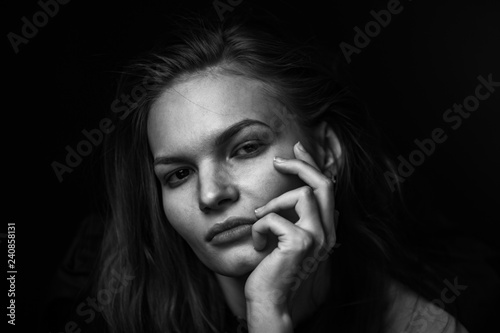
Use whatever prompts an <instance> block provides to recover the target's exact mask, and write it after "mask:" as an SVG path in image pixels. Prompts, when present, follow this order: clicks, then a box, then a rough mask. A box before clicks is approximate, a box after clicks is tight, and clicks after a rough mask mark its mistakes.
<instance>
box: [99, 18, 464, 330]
mask: <svg viewBox="0 0 500 333" xmlns="http://www.w3.org/2000/svg"><path fill="white" fill-rule="evenodd" d="M188 27H189V28H188V29H186V28H183V29H179V31H177V33H176V34H173V37H172V38H171V39H170V40H168V46H162V47H160V48H159V49H158V50H157V51H156V52H154V54H153V55H152V56H151V57H149V58H147V59H146V60H145V61H142V62H140V63H139V64H138V65H136V66H135V67H134V68H133V69H132V70H131V74H130V75H129V78H130V80H129V81H127V84H128V85H126V86H124V87H123V90H122V91H124V92H125V94H127V92H128V94H130V96H132V98H131V101H130V102H129V104H128V107H127V108H125V109H122V110H116V111H117V116H119V119H117V120H116V122H115V124H116V126H117V128H116V130H115V131H114V132H113V136H112V137H111V138H110V140H109V141H108V143H107V148H106V149H105V151H106V154H107V157H108V160H107V163H106V177H107V180H108V188H109V197H110V205H111V216H110V224H109V226H108V229H107V233H106V237H105V239H104V242H103V255H102V258H103V260H102V262H103V264H102V273H101V277H100V282H101V287H100V288H106V286H107V285H108V281H109V280H110V279H112V278H113V277H114V276H116V274H117V272H118V273H119V274H124V275H127V276H133V279H132V281H131V283H128V284H127V285H126V286H123V288H121V289H120V291H119V292H116V293H114V294H113V299H112V300H111V301H110V302H109V303H110V304H109V305H108V306H106V307H105V308H104V314H105V317H106V319H107V321H108V324H109V328H110V330H111V331H113V332H226V331H227V332H231V331H239V332H243V331H246V330H247V329H248V331H250V332H325V331H335V332H467V330H466V329H465V328H464V327H463V326H461V325H460V323H459V322H458V321H457V320H456V319H455V318H454V317H453V316H452V315H451V314H450V313H452V309H448V308H447V309H446V310H447V311H445V310H443V309H440V308H438V307H436V306H435V305H434V304H433V303H431V302H430V300H431V299H432V298H433V297H434V296H435V295H439V293H440V288H439V282H441V281H440V280H438V278H436V276H439V275H435V274H434V273H435V271H434V270H432V269H430V268H429V267H428V266H424V265H421V264H420V263H419V262H418V260H416V259H415V256H414V255H411V254H410V252H409V251H403V250H402V249H403V246H402V245H401V244H403V243H404V241H403V239H402V238H401V237H403V234H402V233H401V230H399V229H401V226H402V225H403V220H404V217H403V215H402V214H399V213H397V211H398V210H396V207H397V205H396V202H395V200H394V199H393V194H392V191H391V186H393V184H392V185H391V184H389V183H388V182H387V178H388V175H390V177H391V178H390V179H392V180H393V179H397V176H396V175H395V174H394V172H392V171H391V170H392V168H391V164H390V163H389V162H388V160H387V159H386V158H385V157H384V155H383V154H382V152H381V151H380V149H379V147H378V143H377V140H376V136H375V135H374V134H373V133H372V131H370V119H369V117H368V116H367V115H366V113H365V111H364V109H363V107H362V105H361V104H360V103H359V102H357V101H356V99H355V98H354V97H352V96H351V94H350V93H348V91H347V89H346V88H345V87H344V86H343V85H341V84H340V83H339V82H338V81H339V80H338V77H339V75H338V72H337V71H336V70H335V68H333V67H332V66H329V65H328V63H327V62H324V61H323V59H321V53H318V51H317V50H316V49H315V48H313V47H305V46H303V45H299V44H297V43H294V42H293V41H290V40H288V37H289V36H288V37H287V36H286V34H280V33H279V29H277V28H276V27H271V26H267V24H265V23H264V22H263V21H259V20H254V19H242V18H234V19H227V20H225V21H224V22H223V23H220V24H212V23H207V22H197V23H193V22H190V25H189V26H188ZM122 96H123V95H122ZM433 279H434V280H433ZM441 294H442V293H441ZM435 303H436V302H435ZM437 304H439V302H438V303H437ZM441 304H444V303H443V302H441Z"/></svg>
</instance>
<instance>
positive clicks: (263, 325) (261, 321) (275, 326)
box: [247, 301, 293, 333]
mask: <svg viewBox="0 0 500 333" xmlns="http://www.w3.org/2000/svg"><path fill="white" fill-rule="evenodd" d="M247 324H248V331H249V332H276V333H278V332H279V333H291V332H293V322H292V318H291V316H290V313H289V311H288V307H287V305H286V302H283V303H278V304H276V303H273V302H255V301H253V302H247Z"/></svg>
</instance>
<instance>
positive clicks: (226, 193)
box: [148, 74, 304, 276]
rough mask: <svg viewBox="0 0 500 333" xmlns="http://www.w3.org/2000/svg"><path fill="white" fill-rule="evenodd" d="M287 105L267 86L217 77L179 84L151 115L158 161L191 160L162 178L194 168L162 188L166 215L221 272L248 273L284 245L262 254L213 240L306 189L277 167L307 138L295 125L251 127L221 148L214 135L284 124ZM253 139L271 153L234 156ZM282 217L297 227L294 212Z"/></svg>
mask: <svg viewBox="0 0 500 333" xmlns="http://www.w3.org/2000/svg"><path fill="white" fill-rule="evenodd" d="M282 107H283V106H281V105H280V104H279V103H278V102H277V101H275V100H273V99H272V98H270V97H267V95H265V94H264V92H263V89H262V86H261V83H260V82H257V81H252V80H249V79H245V78H243V77H237V76H227V75H213V74H209V75H205V76H196V77H191V78H189V79H187V80H185V81H182V82H179V83H177V84H175V85H174V86H173V87H171V88H169V89H168V90H166V91H165V92H164V93H163V94H162V95H161V96H160V98H159V99H158V100H157V101H155V103H154V104H153V107H152V109H151V110H150V114H149V117H148V138H149V144H150V148H151V152H152V154H153V156H154V157H158V156H163V155H168V156H176V157H182V158H185V159H186V161H188V162H187V163H176V164H172V165H165V166H157V167H156V168H155V172H156V174H157V176H158V178H159V179H161V178H164V176H165V175H166V174H169V173H171V172H172V171H175V170H176V169H179V168H184V169H189V170H192V172H191V173H190V174H189V176H188V177H187V178H186V179H185V180H184V181H183V182H182V184H180V185H179V186H177V187H175V188H170V187H169V186H168V184H165V183H162V201H163V208H164V210H165V214H166V216H167V218H168V221H169V222H170V223H171V225H172V226H173V228H174V229H175V230H176V231H177V232H178V233H179V234H180V235H181V236H182V237H183V238H184V239H185V240H186V241H187V243H188V244H189V245H190V246H191V248H192V249H193V251H194V252H195V253H196V255H197V256H198V258H199V259H200V260H201V261H202V262H203V263H204V264H205V265H206V266H207V267H209V268H210V269H211V270H213V271H214V272H216V273H219V274H222V275H226V276H242V275H244V274H247V273H249V272H250V271H252V270H253V269H254V268H255V267H256V266H257V265H258V264H259V263H260V261H261V260H262V259H263V258H264V257H265V256H266V255H268V254H269V253H270V252H271V251H272V250H273V248H274V247H275V246H276V242H273V241H271V242H270V243H269V244H268V247H267V248H266V249H265V250H264V251H259V252H258V251H256V250H255V249H254V248H253V242H252V238H251V236H248V237H246V238H245V239H242V240H241V241H238V242H236V243H231V244H227V245H224V246H213V245H211V244H210V243H208V242H206V241H205V236H206V234H207V232H208V230H209V229H210V228H211V227H212V226H213V225H214V224H215V223H218V222H222V221H224V220H225V219H226V218H228V217H230V216H238V217H247V218H255V214H254V209H255V208H257V207H260V206H263V205H265V204H266V203H267V202H269V200H271V199H273V198H275V197H277V196H279V195H281V194H283V193H285V192H287V191H290V190H291V189H294V188H297V187H299V186H302V185H304V183H303V182H302V181H301V180H299V179H298V177H296V176H292V175H285V174H282V173H279V172H278V171H276V169H275V168H274V165H273V158H274V157H275V156H281V157H285V158H293V157H294V153H293V145H294V144H295V143H296V142H297V141H299V140H302V141H303V140H304V137H303V135H302V134H301V132H300V131H299V129H298V127H297V125H296V124H294V123H292V122H291V121H289V120H288V121H287V120H285V126H280V128H279V131H277V133H273V131H270V130H268V129H266V128H264V127H257V128H256V129H254V127H252V129H244V130H242V131H241V133H240V134H238V135H236V136H235V137H234V138H233V139H232V140H230V142H229V143H227V144H226V146H225V147H222V148H221V147H215V146H214V137H215V136H216V135H217V134H218V133H220V132H222V131H224V130H225V129H226V128H228V127H229V126H231V125H233V124H235V123H237V122H239V121H241V120H243V119H256V120H259V121H261V122H264V123H266V124H268V125H269V126H270V127H273V126H274V124H276V123H277V120H280V118H279V115H280V114H279V112H282V109H279V108H282ZM281 119H282V118H281ZM278 122H279V121H278ZM249 138H251V139H255V138H257V139H258V140H261V141H263V142H265V145H264V148H262V150H261V151H259V152H258V153H256V154H255V155H252V156H251V157H248V158H244V159H241V158H238V157H235V156H234V155H233V153H234V151H235V150H236V149H237V148H238V146H239V145H241V144H243V143H245V142H246V141H248V140H247V139H249ZM201 206H202V207H208V208H209V209H208V211H203V210H202V209H200V207H201ZM280 215H282V216H283V217H285V218H288V219H289V220H290V221H295V220H294V219H296V214H295V212H294V211H293V210H291V211H285V212H282V213H280ZM166 246H168V244H167V245H166Z"/></svg>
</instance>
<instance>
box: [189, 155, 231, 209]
mask: <svg viewBox="0 0 500 333" xmlns="http://www.w3.org/2000/svg"><path fill="white" fill-rule="evenodd" d="M198 172H199V178H198V193H199V194H198V195H199V207H200V210H201V211H202V212H204V213H209V212H211V211H217V210H221V209H224V208H225V207H227V206H228V205H230V204H231V203H233V202H235V201H237V200H238V198H239V192H238V189H237V187H236V185H235V184H234V183H233V181H232V179H231V177H230V174H229V173H228V172H227V171H226V170H224V168H221V167H220V166H219V165H216V164H215V163H214V164H210V165H204V166H203V167H200V168H199V169H198Z"/></svg>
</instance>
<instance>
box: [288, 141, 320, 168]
mask: <svg viewBox="0 0 500 333" xmlns="http://www.w3.org/2000/svg"><path fill="white" fill-rule="evenodd" d="M293 152H294V154H295V157H297V158H298V159H300V160H302V161H304V162H306V163H308V164H309V165H311V166H312V167H313V168H314V169H316V170H318V171H319V167H318V165H317V164H316V162H315V161H314V159H313V157H312V156H311V154H309V152H308V151H307V150H306V148H305V147H304V146H303V145H302V142H300V141H299V142H297V143H296V144H295V146H293Z"/></svg>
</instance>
